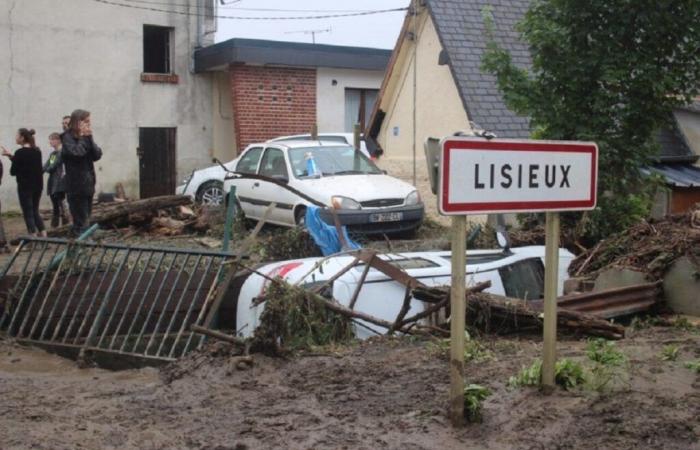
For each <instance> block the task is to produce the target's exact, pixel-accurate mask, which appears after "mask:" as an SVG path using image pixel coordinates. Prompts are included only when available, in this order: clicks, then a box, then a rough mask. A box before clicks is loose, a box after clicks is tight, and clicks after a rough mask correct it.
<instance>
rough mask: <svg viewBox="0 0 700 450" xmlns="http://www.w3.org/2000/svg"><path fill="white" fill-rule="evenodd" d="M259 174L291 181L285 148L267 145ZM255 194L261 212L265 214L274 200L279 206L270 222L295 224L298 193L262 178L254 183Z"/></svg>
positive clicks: (283, 181)
mask: <svg viewBox="0 0 700 450" xmlns="http://www.w3.org/2000/svg"><path fill="white" fill-rule="evenodd" d="M258 174H260V175H263V176H266V177H269V178H274V179H276V180H278V181H280V182H282V183H287V182H289V165H288V164H287V157H286V155H285V152H284V150H282V149H281V148H277V147H267V148H266V149H265V153H264V154H263V156H262V159H261V160H260V167H259V168H258ZM252 190H253V196H254V197H255V199H256V200H258V201H259V204H260V214H261V215H262V214H264V211H265V210H266V209H267V207H268V205H269V204H270V203H272V202H274V203H276V204H277V206H276V207H275V209H274V210H273V211H272V213H271V214H270V217H269V219H268V220H269V221H270V222H274V223H279V224H285V225H294V205H295V204H296V203H297V202H298V201H299V197H297V195H295V194H293V193H291V192H290V191H288V190H287V189H284V188H282V187H280V186H279V185H278V184H276V183H271V182H268V181H263V180H260V181H258V182H257V183H253V187H252Z"/></svg>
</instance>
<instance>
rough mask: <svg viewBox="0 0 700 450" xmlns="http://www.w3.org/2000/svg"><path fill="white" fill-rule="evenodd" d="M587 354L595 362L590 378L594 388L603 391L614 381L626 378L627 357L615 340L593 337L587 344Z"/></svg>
mask: <svg viewBox="0 0 700 450" xmlns="http://www.w3.org/2000/svg"><path fill="white" fill-rule="evenodd" d="M586 355H587V356H588V359H589V360H590V361H591V362H593V367H592V368H591V369H590V371H591V377H590V379H589V383H590V387H591V388H592V389H593V390H596V391H603V390H605V389H606V388H607V387H608V386H609V385H610V383H612V382H613V381H615V380H619V379H623V378H624V373H625V370H624V369H625V366H626V365H627V357H626V356H625V354H624V353H622V352H621V351H620V350H618V348H617V346H616V345H615V343H614V342H612V341H606V340H605V339H602V338H598V339H591V340H589V341H588V345H587V346H586Z"/></svg>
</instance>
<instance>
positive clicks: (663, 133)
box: [644, 105, 700, 217]
mask: <svg viewBox="0 0 700 450" xmlns="http://www.w3.org/2000/svg"><path fill="white" fill-rule="evenodd" d="M692 110H693V105H691V106H690V107H689V108H683V109H678V110H676V111H674V113H673V114H672V115H671V118H670V121H669V122H670V124H669V125H668V126H667V127H665V128H663V129H661V130H660V131H659V132H658V134H657V141H658V143H659V154H658V155H657V157H656V158H655V160H654V163H653V164H651V165H650V166H648V167H646V168H645V169H644V172H645V173H647V174H656V175H660V176H661V177H662V179H663V181H664V182H665V184H666V188H667V189H666V190H662V191H660V192H658V193H657V195H656V200H655V203H654V208H653V210H652V215H653V216H654V217H661V216H664V215H666V214H676V213H682V212H685V211H687V210H688V209H689V208H690V207H692V206H693V205H694V204H695V203H699V202H700V167H698V166H696V165H694V164H697V163H698V160H699V159H700V155H699V154H698V153H695V152H694V151H693V148H691V145H695V148H697V147H698V146H700V139H695V140H694V141H693V140H690V139H689V137H691V136H692V134H691V131H692V130H696V131H697V130H698V129H700V114H697V113H695V116H693V114H694V113H693V112H692ZM688 113H689V114H690V115H688ZM681 121H682V122H681ZM681 124H682V125H681ZM681 126H684V127H685V129H686V130H688V131H686V132H685V133H684V132H683V131H682V129H681Z"/></svg>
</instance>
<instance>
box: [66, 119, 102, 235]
mask: <svg viewBox="0 0 700 450" xmlns="http://www.w3.org/2000/svg"><path fill="white" fill-rule="evenodd" d="M61 142H62V143H63V148H62V150H61V157H62V160H63V167H64V168H65V171H66V176H65V188H66V197H67V198H68V208H69V209H70V214H71V216H72V217H73V234H75V235H76V236H79V235H80V234H81V233H82V232H83V231H85V230H86V229H87V226H88V221H89V219H90V214H91V213H92V197H93V196H94V195H95V181H96V177H95V164H94V163H95V161H98V160H99V159H100V158H101V157H102V150H101V149H100V147H98V146H97V144H95V141H94V140H93V137H92V125H91V122H90V113H89V112H88V111H85V110H82V109H76V110H75V111H73V113H72V114H71V116H70V122H69V124H68V130H66V131H65V132H64V133H63V134H62V135H61Z"/></svg>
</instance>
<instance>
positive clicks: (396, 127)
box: [378, 11, 470, 159]
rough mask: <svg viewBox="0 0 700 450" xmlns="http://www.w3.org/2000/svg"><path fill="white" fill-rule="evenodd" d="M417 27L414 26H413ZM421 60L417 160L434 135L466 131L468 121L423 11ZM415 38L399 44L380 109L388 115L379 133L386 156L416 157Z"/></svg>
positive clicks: (417, 99) (418, 85)
mask: <svg viewBox="0 0 700 450" xmlns="http://www.w3.org/2000/svg"><path fill="white" fill-rule="evenodd" d="M412 29H413V24H411V25H410V28H409V30H412ZM417 29H418V33H417V34H418V48H417V49H416V52H415V53H416V58H415V60H417V61H418V64H417V70H416V83H415V84H416V86H415V92H416V96H415V111H416V124H417V126H416V128H417V129H416V139H415V145H416V148H415V152H416V155H417V158H420V159H422V158H424V156H423V142H425V139H426V138H428V137H430V136H435V137H443V136H446V135H450V134H452V133H454V132H455V131H468V130H469V129H470V127H469V120H468V118H467V113H466V112H465V110H464V107H463V105H462V100H461V99H460V96H459V92H458V91H457V87H456V85H455V83H454V80H453V78H452V74H451V73H450V69H449V67H448V66H447V65H442V66H441V65H438V57H439V55H440V51H441V50H442V46H441V45H440V41H439V39H438V35H437V32H436V31H435V27H434V25H433V22H432V20H431V19H430V18H429V17H428V14H427V11H423V13H422V14H421V16H420V18H419V23H418V25H417ZM414 47H415V44H414V41H410V40H408V39H406V40H404V42H403V43H402V44H401V48H400V54H399V55H398V57H397V61H396V64H395V65H394V67H393V70H392V71H391V72H390V74H389V75H388V76H390V78H389V79H388V80H387V83H386V88H385V93H384V96H383V97H382V100H381V109H382V110H383V111H385V112H386V117H385V118H384V121H383V123H382V127H381V130H380V132H379V136H378V141H379V145H381V147H382V148H383V149H384V152H385V153H384V157H386V158H392V159H412V158H413V151H414V149H413V143H414V136H413V110H414V86H413V83H414V81H413V80H414V78H413V77H414V64H415V60H414Z"/></svg>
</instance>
